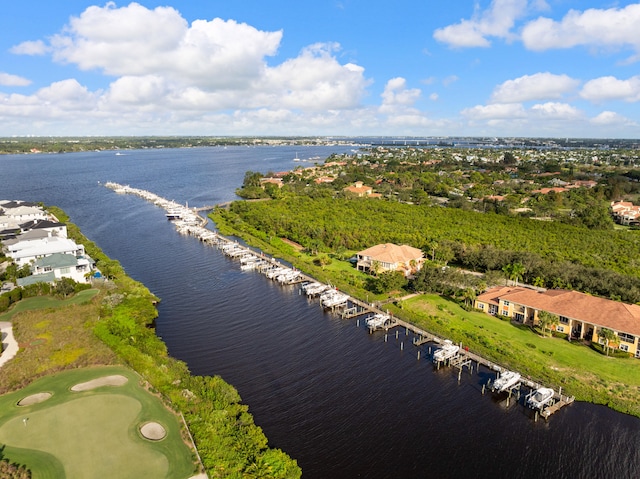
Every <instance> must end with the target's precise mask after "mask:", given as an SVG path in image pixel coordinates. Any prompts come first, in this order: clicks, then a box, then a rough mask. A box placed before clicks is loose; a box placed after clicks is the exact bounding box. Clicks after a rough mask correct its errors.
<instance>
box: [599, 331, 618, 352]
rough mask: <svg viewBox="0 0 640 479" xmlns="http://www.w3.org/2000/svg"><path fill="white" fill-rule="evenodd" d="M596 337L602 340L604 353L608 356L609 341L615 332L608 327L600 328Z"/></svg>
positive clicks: (614, 336) (614, 335) (613, 337)
mask: <svg viewBox="0 0 640 479" xmlns="http://www.w3.org/2000/svg"><path fill="white" fill-rule="evenodd" d="M598 337H599V338H600V339H602V340H603V341H604V349H605V352H606V355H607V356H609V343H610V342H611V341H613V340H614V339H615V338H616V333H614V332H613V331H612V330H611V329H609V328H600V331H598Z"/></svg>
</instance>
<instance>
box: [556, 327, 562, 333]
mask: <svg viewBox="0 0 640 479" xmlns="http://www.w3.org/2000/svg"><path fill="white" fill-rule="evenodd" d="M556 331H558V332H559V333H564V326H556Z"/></svg>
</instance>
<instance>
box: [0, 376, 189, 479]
mask: <svg viewBox="0 0 640 479" xmlns="http://www.w3.org/2000/svg"><path fill="white" fill-rule="evenodd" d="M113 373H117V374H119V375H123V376H125V377H126V378H127V379H128V381H127V382H126V383H124V384H122V383H121V384H117V385H113V384H108V383H106V384H105V385H102V386H100V385H98V386H97V387H95V388H92V389H84V390H81V391H72V390H71V388H72V387H73V386H74V385H77V384H80V383H84V382H87V381H92V380H94V379H97V378H101V377H106V376H109V375H110V374H113ZM44 392H48V393H50V394H51V396H50V397H48V398H47V399H44V400H43V401H41V402H38V403H36V404H32V405H29V406H19V405H18V402H19V401H20V400H22V399H23V398H25V397H27V396H30V395H33V394H42V393H44ZM45 397H46V396H45ZM0 411H1V412H0V444H6V445H7V447H6V450H5V456H7V457H8V458H9V459H12V458H13V457H14V454H15V460H18V459H19V460H20V461H21V462H23V463H26V464H27V466H29V467H30V468H31V469H32V470H33V473H34V474H33V477H34V479H37V478H39V477H41V478H48V477H60V475H59V474H60V470H59V469H60V467H62V468H63V469H64V477H67V478H76V477H82V478H104V477H118V478H144V477H149V478H188V477H190V476H191V475H192V474H193V472H194V470H195V465H194V464H193V463H192V460H191V457H192V456H191V451H190V450H189V448H188V447H187V446H186V445H185V444H184V443H183V441H182V439H181V436H180V424H179V422H178V421H177V420H176V418H175V416H174V415H173V414H171V413H170V412H169V411H168V410H166V409H165V408H164V406H163V405H162V404H161V403H160V401H159V400H158V399H157V398H155V397H154V396H152V395H150V394H149V393H148V392H147V391H145V390H144V389H143V388H142V387H140V386H139V377H138V376H136V375H135V373H133V372H131V371H129V370H126V369H124V368H114V367H110V368H92V369H85V370H79V371H71V372H65V373H60V374H57V375H55V376H52V377H47V378H43V379H42V380H39V381H36V382H35V383H33V384H31V385H30V386H28V387H27V388H25V389H23V390H22V391H18V392H16V393H12V394H8V395H5V396H2V397H0ZM149 421H155V422H157V423H159V424H160V425H162V427H163V428H164V429H165V430H166V431H167V436H166V437H165V438H163V439H162V440H159V441H152V440H149V439H145V438H144V437H143V435H142V434H141V433H140V427H141V426H142V425H143V424H145V423H147V422H149ZM52 458H55V459H56V460H57V461H55V460H54V462H59V467H58V470H57V471H51V470H49V469H50V466H48V465H45V463H46V462H50V461H51V459H52ZM41 466H42V467H41Z"/></svg>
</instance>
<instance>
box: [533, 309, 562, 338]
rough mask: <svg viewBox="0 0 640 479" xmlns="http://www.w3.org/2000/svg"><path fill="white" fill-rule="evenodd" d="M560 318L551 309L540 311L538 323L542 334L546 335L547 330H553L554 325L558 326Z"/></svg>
mask: <svg viewBox="0 0 640 479" xmlns="http://www.w3.org/2000/svg"><path fill="white" fill-rule="evenodd" d="M559 321H560V318H558V316H556V315H555V314H553V313H550V312H549V311H538V325H539V326H540V329H542V335H543V336H546V331H547V330H549V331H551V328H552V327H553V326H556V325H557V324H558V322H559Z"/></svg>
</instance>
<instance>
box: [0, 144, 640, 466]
mask: <svg viewBox="0 0 640 479" xmlns="http://www.w3.org/2000/svg"><path fill="white" fill-rule="evenodd" d="M344 150H346V151H348V148H344V147H341V148H338V147H333V148H332V147H322V148H319V147H318V148H309V149H308V150H305V149H301V148H300V147H298V148H294V147H275V148H274V147H261V148H246V147H234V148H231V147H230V148H227V149H223V148H208V149H205V148H202V149H199V148H194V149H184V150H141V151H131V152H126V154H124V155H119V156H116V155H114V153H113V152H89V153H79V154H64V155H9V156H3V157H2V156H0V199H23V200H30V201H42V202H44V203H46V204H55V205H58V206H60V207H61V208H63V209H64V210H65V211H66V212H67V213H68V214H69V215H70V216H71V219H72V221H73V222H75V223H76V224H78V225H79V226H80V228H81V229H82V231H83V232H84V233H85V234H86V235H87V236H88V237H89V238H90V239H92V240H94V241H96V242H97V243H98V244H99V245H100V246H101V247H102V248H103V249H104V251H105V252H106V253H107V254H108V255H109V256H111V257H113V258H115V259H118V260H119V261H120V262H121V263H122V265H123V266H124V268H125V270H126V271H127V273H128V274H129V275H131V276H132V277H134V278H135V279H137V280H140V281H142V282H143V283H144V284H145V285H147V286H148V287H149V288H150V289H151V290H152V291H153V292H154V293H155V294H157V295H158V296H159V297H160V298H162V302H161V303H160V304H159V313H160V316H159V318H158V321H157V332H158V334H159V335H160V336H161V337H162V338H163V340H164V341H165V342H166V343H167V345H168V348H169V351H170V353H171V354H172V355H174V356H175V357H177V358H180V359H182V360H184V361H186V362H187V364H188V365H189V367H190V369H191V371H192V372H193V373H195V374H219V375H221V376H222V377H223V378H224V379H225V380H227V381H228V382H230V383H231V384H233V385H234V386H235V387H236V388H237V389H238V390H239V392H240V394H241V396H242V398H243V400H244V401H245V402H246V403H247V404H249V407H250V411H251V412H252V413H253V415H254V418H255V421H256V423H257V424H259V425H260V426H261V427H262V428H263V429H264V431H265V433H266V435H267V437H268V438H269V441H270V444H271V445H272V446H274V447H278V448H281V449H283V450H285V451H286V452H288V453H289V454H290V455H291V456H292V457H294V458H296V459H297V460H298V462H299V464H300V465H301V467H302V469H303V477H305V478H311V479H323V478H328V477H331V478H357V477H362V478H373V479H375V478H408V479H410V478H422V477H438V478H446V477H452V478H454V477H494V478H501V477H510V478H511V477H521V478H537V477H553V478H556V477H567V478H581V477H614V476H617V477H635V476H636V474H637V470H638V467H640V448H639V447H638V445H639V443H640V420H639V419H637V418H633V417H629V416H626V415H623V414H619V413H615V412H613V411H611V410H609V409H607V408H606V407H603V406H594V405H590V404H584V403H575V404H573V405H571V406H568V407H565V408H564V409H562V411H560V412H559V413H558V414H556V415H554V416H553V417H552V418H551V419H550V420H549V421H548V422H545V421H538V422H534V421H533V420H532V419H531V417H530V416H529V415H528V414H527V413H526V411H525V410H524V408H522V407H520V406H518V405H513V404H511V405H510V406H509V407H507V406H506V403H505V401H504V398H501V399H499V398H495V397H494V396H492V395H490V394H486V395H484V396H483V395H482V393H481V388H482V383H483V382H484V381H486V379H487V374H488V372H487V371H483V370H481V371H480V374H478V373H477V372H476V373H474V374H473V375H472V374H469V373H468V372H466V371H465V372H464V373H463V374H462V377H461V381H460V382H458V377H457V372H454V371H452V370H450V369H447V368H444V369H440V370H439V371H435V370H434V368H433V366H432V364H431V363H429V362H428V361H425V360H420V361H418V360H417V356H416V351H415V349H414V348H413V346H410V344H409V343H410V341H409V339H408V338H404V332H401V333H400V334H399V337H398V339H397V340H396V338H395V334H394V335H393V336H390V337H389V340H388V341H387V342H385V341H384V333H375V334H372V335H370V334H368V332H367V330H366V329H365V328H364V326H360V327H358V326H357V324H356V320H355V319H352V320H343V319H340V318H339V317H338V316H335V315H332V314H329V313H325V312H323V311H322V310H321V308H320V307H319V306H318V304H317V302H314V301H310V300H308V299H307V298H306V297H305V296H301V295H299V294H298V290H297V288H296V287H295V286H287V287H282V286H280V285H279V284H277V283H275V282H272V281H270V280H268V279H266V278H265V277H264V276H262V275H260V274H258V273H256V272H244V271H241V270H240V268H239V264H238V263H237V262H234V261H233V260H231V259H229V258H227V257H225V256H224V255H223V254H221V253H220V252H219V251H218V250H216V249H214V248H211V247H209V246H206V245H204V244H202V243H200V242H199V241H197V240H196V239H195V238H192V237H185V236H180V235H179V234H178V233H176V231H175V230H174V228H173V227H172V225H171V224H170V223H169V222H168V221H167V220H166V219H165V216H164V211H163V210H161V209H160V208H158V207H156V206H154V205H152V204H150V203H147V202H146V201H144V200H142V199H141V198H138V197H134V196H124V195H117V194H115V193H114V192H113V191H111V190H109V189H107V188H105V187H104V186H102V183H104V182H106V181H116V182H118V183H123V184H130V185H131V186H134V187H137V188H143V189H147V190H149V191H152V192H154V193H156V194H158V195H161V196H163V197H165V198H168V199H175V200H176V201H179V202H187V201H188V202H189V204H190V205H193V206H200V205H205V204H213V203H217V202H222V201H227V200H229V199H233V197H234V194H233V191H234V189H235V188H236V187H237V186H238V185H240V184H241V182H242V178H243V176H244V172H245V171H247V170H254V171H261V172H263V173H266V172H267V171H270V170H271V171H281V170H286V169H292V168H294V167H296V166H298V165H299V163H294V162H293V158H294V157H296V156H299V158H302V159H304V158H309V157H315V156H318V155H322V156H323V157H324V156H327V155H328V154H329V153H331V152H333V151H344ZM301 165H302V166H304V165H305V163H302V164H301ZM403 342H404V344H402V346H401V343H403Z"/></svg>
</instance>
